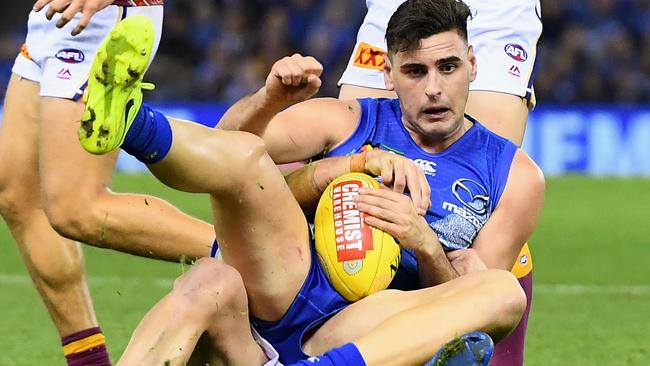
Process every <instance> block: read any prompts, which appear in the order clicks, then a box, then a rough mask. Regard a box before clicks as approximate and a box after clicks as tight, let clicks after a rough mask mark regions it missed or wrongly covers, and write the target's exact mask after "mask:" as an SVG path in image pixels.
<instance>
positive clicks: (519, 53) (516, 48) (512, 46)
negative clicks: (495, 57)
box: [503, 43, 528, 62]
mask: <svg viewBox="0 0 650 366" xmlns="http://www.w3.org/2000/svg"><path fill="white" fill-rule="evenodd" d="M503 50H504V51H506V54H507V55H508V56H510V58H511V59H513V60H515V61H519V62H524V61H526V60H527V59H528V52H526V50H525V49H524V48H523V47H522V46H520V45H518V44H516V43H508V44H507V45H506V46H505V47H504V48H503Z"/></svg>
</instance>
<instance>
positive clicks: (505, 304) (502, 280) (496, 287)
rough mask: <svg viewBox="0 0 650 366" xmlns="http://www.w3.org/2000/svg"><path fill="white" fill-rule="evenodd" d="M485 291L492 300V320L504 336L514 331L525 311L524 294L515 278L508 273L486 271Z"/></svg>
mask: <svg viewBox="0 0 650 366" xmlns="http://www.w3.org/2000/svg"><path fill="white" fill-rule="evenodd" d="M486 274H487V276H486V278H485V279H484V281H486V289H487V290H488V291H489V293H491V296H492V298H493V304H494V306H493V309H494V311H495V314H493V315H494V317H493V319H494V320H495V322H496V324H495V327H496V329H497V330H500V331H501V332H502V333H503V334H504V335H505V334H508V333H509V332H510V331H511V330H512V329H514V328H515V327H516V326H517V324H519V321H520V320H521V317H522V315H523V314H524V311H525V310H526V293H525V292H524V290H523V289H522V288H521V285H520V284H519V281H517V278H516V277H515V276H514V275H513V274H512V273H510V272H508V271H502V270H489V271H486Z"/></svg>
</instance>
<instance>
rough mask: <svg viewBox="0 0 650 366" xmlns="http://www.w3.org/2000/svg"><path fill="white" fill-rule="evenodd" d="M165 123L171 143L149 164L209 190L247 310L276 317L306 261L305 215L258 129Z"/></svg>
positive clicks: (188, 185)
mask: <svg viewBox="0 0 650 366" xmlns="http://www.w3.org/2000/svg"><path fill="white" fill-rule="evenodd" d="M171 122H172V123H171V126H172V133H173V136H174V144H173V145H172V148H171V150H170V151H169V154H168V155H167V156H166V157H165V159H164V160H162V161H161V162H159V163H156V164H153V165H150V166H149V167H150V169H151V171H152V172H153V173H154V174H155V175H156V176H157V177H158V178H159V179H161V181H163V182H164V183H166V184H168V185H170V186H172V187H174V188H177V189H181V190H185V191H190V192H205V193H210V195H211V196H212V204H213V214H214V220H215V223H214V227H215V232H216V236H217V241H218V242H219V245H220V250H221V254H222V256H223V259H224V260H225V261H226V263H228V264H230V265H232V266H233V267H235V268H237V270H238V271H239V272H240V273H241V275H242V277H243V279H244V282H245V283H246V290H247V292H248V296H249V300H250V306H251V312H252V314H254V315H255V316H256V317H258V318H261V319H265V320H277V319H279V318H280V317H281V316H282V315H283V314H284V313H285V311H286V310H287V309H288V307H289V305H290V304H291V302H292V301H293V299H294V297H295V295H296V294H297V293H298V290H299V289H300V287H301V285H302V282H303V281H304V278H305V276H306V274H307V272H308V270H309V268H310V264H311V252H310V248H309V232H308V227H307V222H306V220H305V217H304V215H303V213H302V210H301V209H300V207H299V206H298V203H297V202H296V201H295V199H294V198H293V195H292V194H291V191H290V189H289V187H288V186H287V184H286V182H285V180H284V177H283V176H282V174H281V173H280V172H279V170H278V169H277V167H276V166H275V164H274V163H273V161H272V160H271V158H270V157H269V156H268V154H267V153H266V150H265V147H264V143H263V141H262V140H261V139H260V138H258V137H257V136H254V135H251V134H248V133H242V132H238V131H223V130H215V129H209V128H206V127H203V126H200V125H197V124H194V123H183V122H178V121H174V120H171Z"/></svg>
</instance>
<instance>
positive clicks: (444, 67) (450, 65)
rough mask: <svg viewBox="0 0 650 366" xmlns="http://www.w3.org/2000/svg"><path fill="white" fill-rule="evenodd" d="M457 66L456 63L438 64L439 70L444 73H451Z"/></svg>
mask: <svg viewBox="0 0 650 366" xmlns="http://www.w3.org/2000/svg"><path fill="white" fill-rule="evenodd" d="M457 67H458V66H457V65H456V64H454V63H446V64H442V65H441V66H440V72H442V73H444V74H451V73H452V72H454V71H455V70H456V68H457Z"/></svg>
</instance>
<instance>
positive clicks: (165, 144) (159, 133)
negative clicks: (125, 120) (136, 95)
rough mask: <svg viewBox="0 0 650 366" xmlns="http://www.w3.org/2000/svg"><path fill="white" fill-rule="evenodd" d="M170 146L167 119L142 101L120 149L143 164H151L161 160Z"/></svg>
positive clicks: (170, 137)
mask: <svg viewBox="0 0 650 366" xmlns="http://www.w3.org/2000/svg"><path fill="white" fill-rule="evenodd" d="M171 147H172V128H171V126H170V125H169V121H168V120H167V118H166V117H165V116H164V115H163V114H162V113H160V112H158V111H155V110H153V109H152V108H151V107H149V106H148V105H147V104H144V103H143V104H142V106H141V107H140V110H139V111H138V114H137V115H136V117H135V119H134V120H133V123H132V124H131V128H129V131H128V132H127V133H126V137H125V138H124V143H123V144H122V149H123V150H124V151H126V152H127V153H129V154H131V155H133V156H135V158H136V159H138V160H140V161H141V162H143V163H145V164H153V163H156V162H159V161H160V160H162V159H163V158H164V157H165V156H166V155H167V153H168V152H169V149H171Z"/></svg>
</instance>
